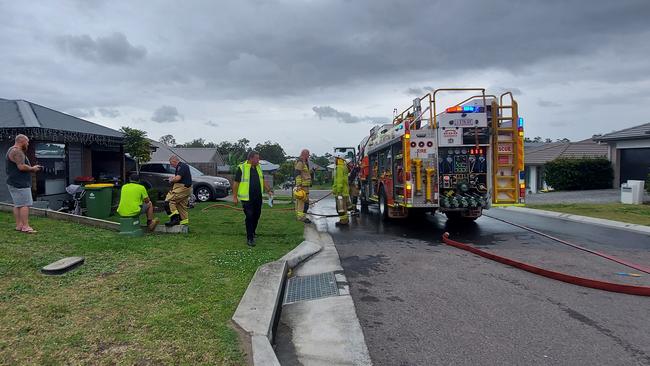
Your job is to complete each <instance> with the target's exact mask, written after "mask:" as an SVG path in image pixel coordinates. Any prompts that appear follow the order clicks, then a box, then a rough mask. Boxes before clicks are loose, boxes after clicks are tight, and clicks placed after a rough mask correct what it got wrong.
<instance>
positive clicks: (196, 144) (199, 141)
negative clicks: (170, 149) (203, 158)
mask: <svg viewBox="0 0 650 366" xmlns="http://www.w3.org/2000/svg"><path fill="white" fill-rule="evenodd" d="M180 147H212V148H214V147H217V145H216V144H215V143H214V142H206V141H205V139H204V138H198V139H194V140H192V141H190V142H186V143H184V144H181V145H180Z"/></svg>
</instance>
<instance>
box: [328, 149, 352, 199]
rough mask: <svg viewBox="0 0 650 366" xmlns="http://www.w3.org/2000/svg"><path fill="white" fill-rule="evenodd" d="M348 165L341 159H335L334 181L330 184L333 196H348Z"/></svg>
mask: <svg viewBox="0 0 650 366" xmlns="http://www.w3.org/2000/svg"><path fill="white" fill-rule="evenodd" d="M348 173H349V172H348V165H347V164H346V163H345V160H343V159H338V158H337V159H336V168H335V170H334V183H333V184H332V193H333V194H334V195H335V196H349V195H350V186H349V185H348Z"/></svg>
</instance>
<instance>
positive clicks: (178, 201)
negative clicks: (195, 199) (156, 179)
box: [163, 155, 192, 227]
mask: <svg viewBox="0 0 650 366" xmlns="http://www.w3.org/2000/svg"><path fill="white" fill-rule="evenodd" d="M169 164H171V166H173V167H174V168H176V171H175V172H174V175H173V176H172V177H170V178H169V183H171V184H172V189H171V190H170V191H169V193H167V196H166V197H165V202H164V203H163V204H164V207H165V211H166V212H167V215H168V216H169V222H166V223H165V226H168V227H169V226H175V225H189V223H190V220H189V215H188V212H187V205H188V202H189V200H190V194H192V173H190V167H189V165H187V164H185V163H183V162H181V161H180V159H179V158H178V156H176V155H172V156H171V157H170V158H169Z"/></svg>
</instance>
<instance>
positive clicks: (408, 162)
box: [356, 88, 525, 220]
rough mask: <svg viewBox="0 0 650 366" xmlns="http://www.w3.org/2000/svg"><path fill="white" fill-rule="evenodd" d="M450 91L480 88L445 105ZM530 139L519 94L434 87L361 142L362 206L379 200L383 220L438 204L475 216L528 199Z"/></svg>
mask: <svg viewBox="0 0 650 366" xmlns="http://www.w3.org/2000/svg"><path fill="white" fill-rule="evenodd" d="M445 92H447V93H457V92H465V93H469V92H471V93H472V94H473V95H472V96H471V97H469V98H467V99H465V100H462V101H460V102H458V103H456V104H454V105H452V106H449V107H447V108H445V109H444V110H440V111H439V110H438V106H437V105H436V102H437V99H436V98H439V95H440V93H445ZM523 138H524V133H523V119H522V118H521V117H519V114H518V108H517V102H516V101H515V100H514V98H513V95H512V93H510V92H506V93H504V94H501V95H500V96H499V97H497V96H495V95H489V94H486V92H485V89H481V88H479V89H474V88H463V89H436V90H433V91H432V92H430V93H427V94H426V95H424V96H422V97H420V98H416V99H414V100H413V104H412V105H411V106H409V107H408V108H407V109H406V110H404V111H403V112H401V113H395V115H394V118H393V121H392V123H390V124H384V125H380V126H375V127H374V128H372V129H371V130H370V133H369V135H368V136H366V137H365V138H364V139H363V140H362V141H361V143H360V144H359V146H358V147H357V148H358V153H357V154H356V159H357V164H359V167H360V173H359V176H358V182H357V184H359V188H360V197H359V198H360V201H361V205H362V207H367V206H368V205H369V204H378V205H379V213H380V216H381V217H382V219H384V220H386V219H390V218H406V217H408V216H409V215H418V214H422V213H426V212H436V211H438V212H442V213H444V214H445V215H446V216H447V217H448V218H449V219H450V220H476V219H477V218H478V217H480V216H481V215H482V212H483V210H486V209H489V208H490V207H491V206H505V205H523V203H524V198H525V184H524V156H523Z"/></svg>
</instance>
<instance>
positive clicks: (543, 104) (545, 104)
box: [537, 99, 562, 108]
mask: <svg viewBox="0 0 650 366" xmlns="http://www.w3.org/2000/svg"><path fill="white" fill-rule="evenodd" d="M537 105H538V106H540V107H549V108H553V107H561V106H562V104H560V103H557V102H553V101H551V100H544V99H540V100H538V101H537Z"/></svg>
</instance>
